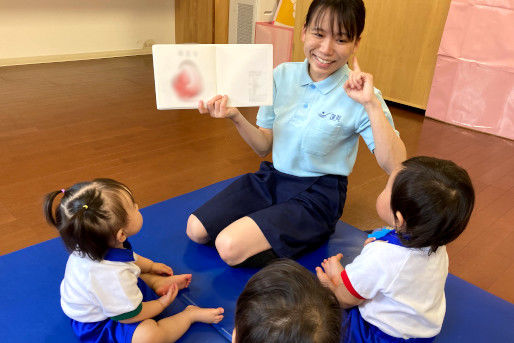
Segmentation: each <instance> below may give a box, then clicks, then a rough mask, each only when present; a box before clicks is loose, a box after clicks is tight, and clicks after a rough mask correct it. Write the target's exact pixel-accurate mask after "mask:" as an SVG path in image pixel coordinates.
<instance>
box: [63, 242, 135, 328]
mask: <svg viewBox="0 0 514 343" xmlns="http://www.w3.org/2000/svg"><path fill="white" fill-rule="evenodd" d="M120 250H121V249H120ZM125 252H126V254H127V255H128V254H130V255H131V256H130V257H131V259H132V261H134V260H135V258H136V255H135V254H134V253H133V252H132V250H125ZM140 273H141V269H140V268H139V267H138V266H137V265H136V264H135V263H134V262H122V261H109V260H103V261H101V262H99V261H94V260H92V259H90V258H88V257H87V256H84V257H82V256H80V255H79V254H78V253H72V254H70V257H69V258H68V262H67V264H66V271H65V273H64V279H63V281H62V282H61V307H62V309H63V311H64V313H65V314H66V315H67V316H68V317H70V318H72V319H75V320H77V321H79V322H83V323H90V322H98V321H101V320H104V319H107V318H111V317H116V316H120V315H123V314H127V313H130V312H133V311H135V310H136V309H138V307H139V305H141V302H142V301H143V294H142V293H141V291H140V289H139V288H138V286H137V280H138V277H139V274H140ZM135 315H137V313H135Z"/></svg>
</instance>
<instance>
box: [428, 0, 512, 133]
mask: <svg viewBox="0 0 514 343" xmlns="http://www.w3.org/2000/svg"><path fill="white" fill-rule="evenodd" d="M427 25H430V23H427ZM426 115H427V117H431V118H434V119H437V120H441V121H444V122H448V123H451V124H455V125H459V126H463V127H468V128H471V129H474V130H478V131H482V132H487V133H491V134H494V135H498V136H501V137H506V138H509V139H514V0H452V2H451V4H450V10H449V12H448V18H447V19H446V25H445V27H444V32H443V37H442V40H441V45H440V47H439V51H438V54H437V62H436V67H435V72H434V78H433V80H432V88H431V90H430V97H429V99H428V104H427V110H426Z"/></svg>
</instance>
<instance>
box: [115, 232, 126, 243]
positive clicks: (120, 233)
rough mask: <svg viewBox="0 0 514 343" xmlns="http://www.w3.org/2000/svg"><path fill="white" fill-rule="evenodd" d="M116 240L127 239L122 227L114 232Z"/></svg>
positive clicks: (123, 240)
mask: <svg viewBox="0 0 514 343" xmlns="http://www.w3.org/2000/svg"><path fill="white" fill-rule="evenodd" d="M116 240H117V241H118V242H120V243H123V242H125V241H126V240H127V235H125V231H123V229H119V230H118V232H116Z"/></svg>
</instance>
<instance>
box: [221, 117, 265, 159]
mask: <svg viewBox="0 0 514 343" xmlns="http://www.w3.org/2000/svg"><path fill="white" fill-rule="evenodd" d="M230 119H231V120H232V121H233V122H234V125H235V126H236V128H237V131H239V134H240V135H241V137H242V138H243V139H244V141H245V142H246V143H247V144H248V145H249V146H250V147H251V148H252V149H253V151H255V152H256V153H257V155H259V156H261V157H264V156H266V155H268V154H269V153H270V152H271V148H272V145H273V131H272V130H271V129H263V128H257V127H255V126H254V125H252V124H251V123H250V122H249V121H248V120H246V118H245V117H244V116H243V115H242V114H241V113H239V114H237V115H235V116H234V117H233V118H230Z"/></svg>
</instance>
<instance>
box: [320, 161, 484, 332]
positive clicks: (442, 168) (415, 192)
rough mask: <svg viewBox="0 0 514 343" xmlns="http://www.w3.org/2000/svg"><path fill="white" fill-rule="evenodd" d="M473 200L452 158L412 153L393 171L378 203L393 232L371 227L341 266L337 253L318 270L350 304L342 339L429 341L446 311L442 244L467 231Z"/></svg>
mask: <svg viewBox="0 0 514 343" xmlns="http://www.w3.org/2000/svg"><path fill="white" fill-rule="evenodd" d="M474 201H475V194H474V190H473V186H472V184H471V180H470V178H469V176H468V173H467V172H466V171H465V170H464V169H462V168H461V167H459V166H457V165H456V164H455V163H453V162H451V161H446V160H441V159H437V158H433V157H425V156H419V157H413V158H410V159H408V160H406V161H404V162H403V163H402V164H401V166H399V167H398V168H397V169H395V170H394V171H393V173H392V174H391V175H390V177H389V180H388V181H387V185H386V187H385V189H384V190H383V191H382V193H381V194H380V195H379V196H378V199H377V203H376V207H377V212H378V215H379V216H380V218H382V219H383V220H384V221H385V222H386V223H387V224H388V225H389V226H390V227H392V228H394V229H382V230H380V231H375V232H374V233H373V234H372V235H370V236H375V237H370V238H368V239H367V240H366V241H365V243H364V248H363V249H362V252H361V253H360V255H358V256H357V257H356V258H355V259H354V260H353V262H352V263H350V264H348V265H346V267H345V268H343V266H342V265H341V263H340V260H341V257H342V254H338V255H336V256H332V257H330V258H328V259H325V260H324V261H323V263H322V264H321V265H322V268H320V267H317V268H316V271H317V275H318V278H319V280H320V281H321V282H322V283H323V284H324V285H325V286H326V287H328V288H330V289H331V290H332V291H333V292H334V294H335V295H336V297H337V299H338V300H339V303H340V305H341V307H343V308H345V309H347V312H348V316H347V320H346V335H345V341H346V342H401V341H403V340H407V339H408V341H409V342H431V341H433V340H434V337H435V336H436V335H437V334H439V332H440V331H441V326H442V324H443V319H444V315H445V311H446V300H445V294H444V285H445V282H446V277H447V275H448V255H447V253H446V247H445V245H446V244H448V243H450V242H452V241H453V240H455V239H456V238H457V237H458V236H459V235H460V234H461V233H462V232H463V231H464V229H465V227H466V225H467V223H468V221H469V218H470V216H471V212H472V210H473V205H474ZM356 306H357V307H356Z"/></svg>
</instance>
